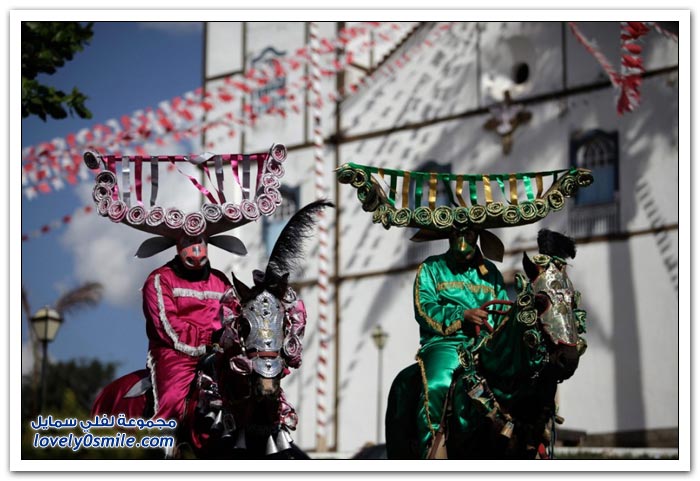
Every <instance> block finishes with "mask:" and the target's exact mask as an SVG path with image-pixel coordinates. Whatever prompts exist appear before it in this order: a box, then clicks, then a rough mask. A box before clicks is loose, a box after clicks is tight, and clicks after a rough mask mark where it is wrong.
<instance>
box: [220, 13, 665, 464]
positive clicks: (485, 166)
mask: <svg viewBox="0 0 700 481" xmlns="http://www.w3.org/2000/svg"><path fill="white" fill-rule="evenodd" d="M412 27H413V26H409V25H407V26H406V27H405V28H406V31H409V30H410V29H411V28H412ZM580 28H581V30H582V31H583V32H584V34H585V35H587V36H588V37H589V38H591V39H595V40H597V42H598V44H599V45H601V46H602V50H603V52H604V53H606V55H608V57H609V58H610V59H611V60H612V61H617V58H618V57H619V52H618V50H619V30H618V28H617V26H616V25H615V24H612V23H592V22H589V23H582V24H580ZM244 30H246V29H243V28H242V27H241V26H240V25H234V24H218V23H217V24H208V28H207V32H208V35H207V42H208V44H207V45H208V48H207V52H208V53H207V59H208V62H211V65H209V64H208V65H207V69H206V71H207V74H208V75H209V76H211V75H215V73H214V72H218V73H225V71H226V69H227V68H230V69H231V71H235V70H236V69H237V68H240V67H239V66H240V65H242V64H245V63H246V62H247V61H248V59H249V58H250V57H251V56H255V55H257V54H258V53H259V52H260V51H262V50H263V49H265V48H267V47H269V46H272V47H275V48H276V49H278V50H281V49H287V50H290V51H293V50H294V49H295V48H298V47H301V46H303V42H304V39H305V36H304V35H303V33H304V32H305V25H304V24H303V23H292V24H285V26H284V28H281V26H280V25H278V24H275V25H272V26H270V25H267V24H255V28H254V29H252V28H250V27H247V32H248V37H247V40H246V55H245V59H246V60H245V61H241V54H240V53H236V52H235V51H236V50H237V49H238V50H240V44H237V43H231V42H232V40H231V39H233V38H234V37H237V36H238V35H240V32H242V31H244ZM263 31H264V32H265V34H264V35H263V34H262V33H261V32H263ZM334 32H335V25H334V24H331V23H327V24H322V33H321V36H334V35H335V33H334ZM433 33H434V31H433ZM431 35H432V33H431V29H430V28H422V29H418V30H417V31H416V33H415V34H414V35H413V36H412V37H410V39H409V41H407V42H406V44H405V45H403V47H402V48H401V49H399V51H398V52H397V53H396V54H395V55H401V54H402V53H408V54H410V55H411V59H410V61H409V62H407V63H406V64H405V67H403V68H397V69H394V73H393V74H389V75H375V76H374V77H373V80H372V81H371V82H370V83H369V85H368V86H366V87H364V88H361V89H360V91H359V92H358V93H357V94H355V95H354V96H351V97H349V98H348V99H347V100H346V101H345V102H344V103H343V106H342V109H341V112H340V116H341V124H342V128H343V135H344V137H345V138H353V137H354V136H358V135H363V134H371V133H372V132H376V131H378V130H382V129H392V128H400V127H401V126H404V125H406V124H411V123H419V122H424V121H431V120H434V119H439V118H441V117H445V116H450V115H455V114H459V113H464V112H467V113H468V112H474V113H473V114H468V115H465V116H462V117H459V118H456V119H454V120H450V121H445V122H438V123H434V124H432V125H427V126H425V127H423V128H416V129H407V130H399V131H397V132H395V133H390V132H387V133H385V134H384V135H381V136H377V137H370V138H363V139H358V140H356V141H349V142H346V143H343V144H342V145H341V148H340V158H339V162H340V163H344V162H357V163H361V164H367V165H373V166H377V167H387V168H398V169H405V170H411V169H417V168H418V167H419V166H420V165H421V164H423V163H424V162H426V161H428V160H434V161H436V162H438V163H440V164H449V165H451V170H452V172H455V173H495V172H516V171H537V170H550V169H559V168H567V167H568V166H569V141H570V138H571V137H572V135H574V133H576V132H579V131H586V130H590V129H601V130H604V131H617V132H618V134H619V155H620V160H619V178H620V185H619V200H618V203H619V231H620V233H622V234H624V235H623V238H622V240H608V241H606V240H599V241H593V242H588V243H582V244H580V245H579V253H578V255H577V257H576V259H575V260H574V261H573V262H572V269H571V270H570V276H571V278H572V281H573V282H574V284H575V286H576V287H577V289H579V290H580V291H581V292H582V295H583V303H584V307H585V308H586V309H587V310H588V326H589V332H588V334H587V339H588V345H589V348H588V352H587V353H586V355H585V356H584V358H583V359H582V362H581V365H580V368H579V371H578V372H577V374H576V375H575V376H574V377H573V378H572V379H571V380H569V381H567V382H565V383H564V384H562V387H561V389H560V401H561V408H560V409H561V412H560V413H561V415H562V416H564V417H565V418H566V423H565V425H564V427H566V428H570V429H579V430H585V431H587V432H589V433H597V432H610V431H619V430H638V429H655V428H673V427H677V426H678V422H679V421H678V342H677V336H678V290H677V272H678V271H677V261H678V241H677V229H676V230H674V229H671V230H670V231H668V232H664V233H660V234H652V233H647V234H640V235H632V236H631V237H628V236H627V235H626V234H629V233H633V234H634V233H636V232H640V231H644V230H646V229H649V228H651V227H659V226H661V225H672V224H676V223H677V222H678V206H677V204H678V195H677V186H678V179H679V172H678V86H677V80H676V75H675V73H674V72H673V71H672V72H670V73H664V74H660V75H654V76H652V77H649V78H646V79H645V80H644V83H643V86H642V104H641V106H640V108H639V109H638V110H637V111H635V112H634V113H632V114H626V115H625V116H622V117H620V116H617V114H616V113H615V92H614V90H613V89H612V87H608V88H596V89H590V90H585V89H584V91H583V92H579V93H570V89H572V88H575V87H576V88H579V87H581V88H585V87H586V86H589V85H592V84H596V83H599V82H600V81H601V80H604V77H603V76H602V71H601V69H600V67H599V66H598V65H597V63H596V62H595V61H594V60H593V58H592V57H591V56H590V55H589V54H588V53H587V52H586V51H585V50H584V49H583V47H582V46H581V45H580V44H578V42H577V41H576V40H575V38H573V36H572V34H571V32H570V31H569V29H568V27H566V26H565V25H562V24H561V23H557V22H548V23H530V22H527V23H500V22H498V23H480V24H476V23H466V24H459V23H458V24H456V25H455V26H454V27H453V28H452V29H451V30H450V31H448V32H445V33H444V34H443V35H442V36H440V37H439V38H438V39H437V40H434V41H432V47H431V48H425V46H423V47H418V46H419V45H420V44H422V43H423V41H424V40H425V39H426V38H432V37H430V36H431ZM416 49H417V53H416ZM387 50H388V48H387V47H386V46H385V47H384V52H386V51H387ZM376 57H377V58H380V57H381V55H379V54H377V55H376ZM362 61H369V55H368V54H366V53H365V57H363V58H362ZM644 61H645V65H646V67H647V69H648V70H653V69H659V68H664V67H669V66H671V67H672V66H676V65H677V64H678V50H677V45H676V44H674V43H673V42H671V41H670V40H667V39H665V38H663V37H661V36H659V35H657V34H655V33H653V32H652V33H650V34H649V35H648V36H647V37H646V38H645V42H644ZM226 62H229V63H228V64H227V63H226ZM613 63H615V62H613ZM520 64H527V65H528V67H529V79H528V80H527V81H526V82H524V83H522V84H519V85H515V84H514V83H513V81H512V75H513V74H512V72H513V68H514V66H516V65H520ZM237 66H238V67H237ZM357 78H358V74H357V72H356V71H353V72H352V73H349V74H348V81H349V82H353V81H354V80H355V79H357ZM215 86H216V81H214V82H208V83H207V88H210V87H211V88H214V87H215ZM333 87H334V79H328V80H326V81H324V85H323V88H324V89H326V91H328V89H331V88H333ZM505 89H509V90H510V92H511V95H512V96H513V98H514V100H515V101H518V99H521V100H523V99H524V100H527V99H529V98H532V97H534V96H547V95H549V94H554V93H559V95H551V99H547V100H543V101H538V102H533V103H530V104H528V105H527V109H528V110H529V111H531V113H532V120H531V122H530V123H529V124H528V125H525V126H523V127H521V128H519V129H518V130H517V131H516V134H515V136H514V145H513V150H512V152H511V153H510V155H508V156H504V155H503V153H502V148H501V143H500V139H499V138H498V137H497V136H496V135H495V134H494V133H493V132H487V131H485V130H484V129H483V128H482V126H483V124H484V122H485V121H486V120H487V119H488V118H489V116H490V113H488V112H487V113H482V112H481V111H479V109H481V108H484V107H488V106H490V105H492V104H493V103H494V102H495V101H499V100H501V99H502V97H503V90H505ZM334 114H335V112H334V105H332V104H329V103H326V105H325V107H324V115H323V125H324V132H325V133H326V135H328V134H330V133H332V131H333V128H334V125H335V118H334ZM304 115H306V116H308V115H310V112H308V111H307V112H306V113H305V114H300V115H298V116H289V117H288V118H287V119H286V120H282V119H280V118H277V117H274V118H269V119H264V120H262V121H261V122H259V123H257V124H256V126H255V127H251V128H247V129H246V131H245V136H240V137H238V138H235V139H234V140H230V139H220V138H217V137H216V135H214V134H212V135H210V136H209V137H208V138H207V141H212V142H214V144H215V145H214V151H216V152H228V151H230V152H239V151H241V149H243V150H244V151H246V152H250V151H255V150H256V149H266V148H267V147H268V146H269V145H270V143H271V142H272V141H276V142H283V143H285V144H287V145H295V144H304V143H305V142H307V141H308V140H309V139H310V138H311V135H310V132H309V129H310V125H311V122H310V121H308V120H307V121H304ZM243 137H244V138H243ZM332 147H333V146H326V152H325V156H324V159H325V163H326V181H327V185H328V186H329V194H330V196H331V198H334V196H335V189H336V188H337V187H338V186H337V184H336V183H335V182H334V177H333V172H332V169H333V167H334V165H335V162H336V159H335V156H334V150H333V148H332ZM230 149H233V150H230ZM285 169H286V175H285V177H284V178H283V183H285V184H286V185H291V186H299V187H300V197H301V199H300V200H301V204H302V205H303V204H305V203H307V202H309V201H311V200H313V198H314V195H315V194H314V182H313V150H312V149H311V148H304V149H298V150H295V151H293V152H290V155H289V159H288V160H287V163H286V164H285ZM594 175H595V172H594ZM338 200H339V204H340V223H339V226H338V227H339V239H338V242H339V246H340V249H339V252H338V255H339V266H340V271H339V275H340V276H341V278H342V277H345V276H356V275H360V276H362V277H360V278H356V277H351V278H350V279H347V280H344V281H343V282H342V283H341V284H340V288H339V292H338V297H339V312H340V323H339V331H338V332H337V333H336V332H332V333H331V335H332V336H333V345H334V346H337V349H338V356H339V366H338V367H339V373H340V377H339V379H338V387H339V390H338V393H337V394H338V411H337V426H338V433H337V437H338V445H337V446H336V448H337V449H338V450H339V451H346V452H353V451H355V450H357V449H359V448H360V447H361V446H362V445H363V444H364V443H365V442H368V441H370V442H375V441H376V440H377V439H376V427H377V383H378V380H379V379H380V378H381V386H380V389H381V396H380V403H382V409H383V408H385V406H386V394H387V393H388V389H389V386H390V384H391V381H392V379H393V377H394V376H395V375H396V374H397V373H398V372H399V371H400V370H401V369H402V368H403V367H405V366H406V365H408V364H410V363H412V362H413V356H414V354H415V351H416V349H417V347H418V328H417V325H416V323H415V321H414V320H413V315H412V305H411V302H412V294H411V289H412V283H413V276H414V275H415V274H414V271H413V270H412V269H410V266H414V265H415V263H417V262H419V261H420V260H422V259H423V258H425V257H426V256H427V255H430V254H432V253H436V252H441V251H444V250H446V248H447V244H446V242H444V241H443V242H442V243H441V242H436V243H431V244H422V245H417V244H412V243H410V242H409V241H408V237H410V235H411V234H412V233H411V232H409V231H408V230H402V229H391V230H388V231H387V230H385V229H383V228H382V227H380V226H378V225H373V224H372V222H371V215H369V214H367V213H365V212H364V211H362V209H361V206H360V204H359V202H358V201H357V199H356V197H355V191H354V189H351V188H350V187H349V186H345V185H343V186H340V190H339V199H338ZM496 200H497V199H496ZM576 215H578V214H577V213H576V211H575V208H574V207H571V206H567V207H566V208H565V209H564V210H563V211H561V212H559V213H553V214H552V215H550V216H549V217H548V218H546V219H545V220H544V221H542V222H540V223H538V224H536V225H532V226H525V227H521V228H517V229H497V230H495V231H494V232H495V233H496V234H498V235H499V236H500V237H501V239H502V240H503V242H504V244H505V245H506V249H507V250H508V249H521V248H526V249H532V248H533V247H534V246H535V245H536V242H535V239H536V235H537V231H538V229H540V228H542V227H549V228H552V229H556V230H559V231H561V232H565V233H566V232H568V231H569V226H570V220H571V219H572V218H573V216H576ZM332 221H333V216H332V215H331V232H334V229H335V225H334V224H333V222H332ZM259 224H260V223H258V224H256V225H250V226H246V227H245V228H244V229H241V230H240V232H237V234H240V235H241V237H242V238H243V240H244V241H246V242H247V245H248V247H249V250H250V251H251V255H249V257H248V258H247V259H242V260H239V261H237V262H235V264H233V265H232V266H231V267H232V268H235V269H236V272H237V273H239V274H240V275H241V277H242V278H243V279H244V280H246V281H249V280H250V271H251V270H252V269H253V268H256V267H260V266H261V265H263V264H264V255H263V253H262V250H260V251H256V249H255V245H256V242H258V243H259V242H260V239H261V226H260V225H259ZM333 243H334V239H333V237H332V238H331V243H330V245H331V246H333ZM312 244H313V243H312ZM316 257H317V246H315V245H310V246H309V256H308V261H309V262H308V264H307V266H306V267H305V269H304V271H303V272H302V273H301V275H300V276H299V277H300V280H304V279H314V278H315V276H316V272H317V271H316V269H317V265H316ZM520 258H521V257H520V255H519V254H518V255H513V256H508V257H507V258H506V259H504V262H503V265H502V266H501V270H502V271H503V272H507V271H512V270H520ZM407 266H408V267H409V268H408V269H406V270H403V271H401V268H403V267H407ZM389 269H394V270H396V269H398V270H399V271H398V272H397V273H395V274H392V275H372V273H374V272H378V271H385V270H389ZM302 294H303V296H304V298H305V299H306V304H307V307H308V309H309V314H310V315H309V326H308V329H307V337H306V340H305V353H306V355H305V358H304V365H303V367H302V368H301V369H300V370H299V371H298V372H296V373H294V374H292V376H290V377H289V378H288V379H287V382H286V384H285V389H286V390H287V392H288V394H289V396H290V400H291V401H292V402H293V403H295V404H296V406H297V409H298V412H299V415H300V428H299V431H298V433H297V436H296V439H297V441H299V442H300V444H301V445H302V446H303V447H306V448H312V447H313V446H314V443H315V439H314V422H315V415H316V412H315V402H316V399H315V389H314V386H315V382H316V372H315V366H314V361H315V359H316V355H317V344H318V339H317V336H316V335H315V327H316V322H317V321H316V316H315V313H316V309H317V308H316V292H315V289H313V288H305V289H303V291H302ZM330 311H331V319H330V323H331V325H334V322H335V319H334V318H333V309H332V308H331V310H330ZM376 324H381V326H382V328H383V329H384V330H385V331H387V332H388V333H389V338H388V341H387V344H386V348H385V349H384V351H383V371H382V372H381V373H378V372H377V364H378V352H377V349H376V347H375V346H374V344H373V342H372V339H371V331H372V329H373V328H374V327H375V325H376ZM336 341H337V342H336ZM334 359H335V351H334V350H333V352H332V353H331V360H334ZM334 368H335V366H334V365H331V366H329V372H330V374H331V379H329V380H328V386H329V389H330V388H331V387H332V386H333V385H334V382H335V379H334V378H333V373H334ZM333 396H334V393H333V392H332V390H331V395H330V397H329V400H328V403H327V404H328V405H329V406H333ZM592 406H595V409H591V407H592ZM381 417H382V418H383V413H381ZM334 421H335V419H334V418H331V419H330V420H329V423H330V425H331V429H330V431H329V439H332V438H333V436H334V434H335V433H334V432H333V430H332V426H333V425H334ZM383 436H384V433H383V426H382V427H381V428H380V440H383Z"/></svg>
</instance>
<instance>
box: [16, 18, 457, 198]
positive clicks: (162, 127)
mask: <svg viewBox="0 0 700 481" xmlns="http://www.w3.org/2000/svg"><path fill="white" fill-rule="evenodd" d="M414 24H417V23H416V22H399V23H397V22H390V23H380V22H365V23H363V24H361V25H360V26H353V27H349V28H346V29H343V30H341V31H340V32H339V34H338V38H337V39H334V40H329V39H321V40H320V42H321V45H322V48H321V49H320V53H321V55H325V54H328V53H333V52H334V51H335V48H337V47H339V46H344V45H348V43H349V42H350V41H351V40H353V39H356V38H358V37H359V36H360V35H363V34H366V33H368V32H369V31H374V32H378V34H377V35H376V38H378V39H380V40H381V42H363V43H362V44H361V47H360V50H359V51H355V52H354V53H353V52H347V54H346V55H344V56H343V57H341V59H340V60H333V61H332V65H331V66H330V68H320V69H319V72H320V75H321V76H324V77H328V76H332V75H336V74H337V73H338V72H339V71H341V70H343V69H344V68H346V67H347V66H348V65H350V64H352V63H353V55H358V54H359V53H361V52H362V51H363V50H364V49H367V48H369V47H373V46H376V45H381V44H382V43H390V42H398V41H399V40H400V39H397V38H395V35H405V34H406V33H407V32H408V33H410V32H411V31H412V30H411V28H412V27H413V25H414ZM377 29H383V30H386V32H383V31H378V30H377ZM437 30H438V32H443V31H444V30H445V28H444V25H443V26H440V27H438V28H437ZM433 41H434V39H433ZM425 45H431V44H430V42H429V40H426V41H425ZM309 52H310V47H309V46H306V47H304V48H302V49H299V50H297V52H296V53H295V54H294V55H292V56H290V57H285V58H283V59H279V60H278V63H279V64H280V66H279V67H275V68H273V69H272V70H270V68H263V69H258V70H248V71H247V72H246V74H245V77H243V78H242V79H239V80H236V79H235V78H233V77H227V78H225V79H224V80H223V82H224V84H223V85H221V86H219V87H217V89H216V90H212V91H209V90H207V91H205V90H204V89H202V88H197V89H195V90H194V91H191V92H186V93H185V94H183V95H182V96H180V97H175V98H174V99H172V100H171V101H164V102H161V103H160V104H158V107H157V108H155V109H153V108H150V107H149V108H146V109H144V110H139V111H137V112H135V113H134V114H132V115H131V116H127V115H124V116H122V117H121V118H120V119H119V120H117V119H110V120H107V121H105V122H104V123H102V124H97V125H95V126H94V127H93V128H91V129H83V130H81V131H80V132H77V133H75V134H70V135H68V136H67V137H65V138H58V139H54V140H53V141H51V142H44V143H41V144H39V145H37V146H32V147H28V148H25V149H23V159H22V162H23V166H22V184H23V186H25V187H24V193H25V196H26V197H27V198H28V199H30V200H31V199H32V198H34V197H36V196H37V195H38V194H40V193H50V192H52V191H53V190H57V189H59V188H61V186H62V185H63V180H66V181H68V182H69V183H71V184H74V183H76V182H77V178H78V177H81V178H86V172H85V170H84V169H82V168H81V167H82V162H81V160H82V158H81V153H82V151H84V150H86V149H97V150H101V151H112V152H116V151H120V150H125V149H126V150H129V151H130V152H129V153H130V154H131V153H132V152H131V150H135V152H136V154H143V153H144V149H143V146H141V145H134V144H135V143H145V142H155V143H157V144H158V145H163V144H164V142H165V139H167V138H170V137H172V140H174V141H180V140H183V139H185V138H195V137H197V136H201V135H202V134H204V133H205V132H207V131H209V130H210V129H213V128H218V127H223V128H225V129H227V130H228V136H229V137H231V136H233V135H234V134H235V132H238V131H241V129H243V128H244V127H246V126H252V125H254V120H255V119H254V118H253V117H252V116H251V113H252V111H251V112H246V113H244V115H243V116H236V115H235V114H234V113H233V112H230V111H229V112H226V113H225V114H223V115H220V116H219V117H216V118H214V119H212V120H210V121H206V122H201V120H200V119H201V118H202V117H204V116H205V114H206V113H207V112H210V111H212V110H213V109H214V108H215V106H217V105H223V104H230V103H232V102H233V101H234V100H235V99H236V98H238V97H239V96H240V95H244V96H247V95H251V94H252V92H253V90H255V89H260V88H263V87H265V86H266V85H268V84H269V83H270V82H272V81H273V80H275V79H276V78H278V77H279V76H280V75H286V74H287V71H286V69H291V70H297V69H299V68H300V67H301V66H302V65H303V62H306V61H307V60H308V59H309V58H310V53H309ZM408 60H410V57H409V56H408V54H407V53H404V54H403V55H401V59H397V60H396V62H392V63H391V64H390V65H387V66H386V68H384V66H383V67H382V68H380V69H378V70H376V71H375V72H374V74H373V75H374V76H376V75H388V73H386V72H388V71H390V72H392V73H393V72H394V69H395V68H402V67H403V66H404V65H405V63H406V62H407V61H408ZM268 70H269V71H268ZM312 82H313V80H312V78H311V77H310V76H303V77H302V78H301V80H300V81H298V82H293V83H291V84H289V85H288V86H287V87H285V88H284V89H280V90H281V91H280V94H281V95H284V96H285V99H286V102H285V108H284V109H280V108H273V107H270V108H269V109H268V110H266V111H264V112H263V114H265V115H279V116H281V117H285V116H286V111H287V110H289V111H293V112H295V113H299V112H300V111H301V110H300V109H301V106H302V103H303V99H304V95H303V94H302V93H303V92H304V91H307V90H310V89H311V86H312ZM357 87H358V84H356V85H353V86H351V87H350V88H349V89H347V90H345V91H341V92H333V91H331V92H327V93H326V94H325V95H324V96H325V97H326V98H327V99H328V101H331V102H335V101H337V100H340V99H342V98H343V97H344V96H346V95H347V94H352V93H354V92H355V91H356V90H357ZM307 105H310V103H307ZM208 147H209V146H208ZM212 148H213V147H212Z"/></svg>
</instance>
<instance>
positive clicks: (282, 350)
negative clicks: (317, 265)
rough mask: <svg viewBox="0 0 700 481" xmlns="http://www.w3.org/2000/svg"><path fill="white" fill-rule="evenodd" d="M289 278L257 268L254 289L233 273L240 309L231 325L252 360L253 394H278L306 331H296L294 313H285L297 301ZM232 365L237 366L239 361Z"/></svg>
mask: <svg viewBox="0 0 700 481" xmlns="http://www.w3.org/2000/svg"><path fill="white" fill-rule="evenodd" d="M287 278H288V275H284V276H277V275H274V274H272V275H268V276H265V274H264V273H263V272H261V271H254V273H253V280H254V282H255V284H254V286H253V287H252V288H251V287H248V286H246V285H245V284H244V283H242V282H241V281H240V280H239V279H238V278H236V276H235V275H233V284H234V288H235V290H236V293H237V297H238V299H239V301H240V304H241V312H240V316H239V317H238V319H236V322H235V327H234V325H232V328H233V329H235V330H236V331H237V334H238V336H239V339H240V345H241V347H242V349H243V353H242V355H243V356H245V358H246V359H247V360H248V361H249V364H248V366H247V371H248V372H247V373H250V374H251V375H252V376H253V379H255V381H254V383H253V385H252V390H253V392H252V393H253V394H254V395H255V396H256V397H258V398H272V397H275V396H276V395H277V394H278V393H279V388H280V378H281V377H282V375H283V373H284V370H285V369H286V368H287V364H288V360H290V359H292V360H293V359H294V358H295V357H296V355H297V354H298V351H300V347H301V337H303V332H299V330H298V329H296V330H295V329H294V327H295V326H294V322H293V321H294V320H293V319H292V317H293V316H291V317H290V316H289V315H286V313H287V311H289V310H290V309H293V307H292V305H293V304H294V302H295V301H296V296H295V294H294V291H293V290H292V289H290V288H289V286H288V283H287ZM300 334H301V336H300ZM233 362H234V363H235V361H233ZM232 366H233V367H234V369H235V368H236V367H240V363H239V365H238V366H235V364H232Z"/></svg>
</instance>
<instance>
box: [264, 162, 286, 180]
mask: <svg viewBox="0 0 700 481" xmlns="http://www.w3.org/2000/svg"><path fill="white" fill-rule="evenodd" d="M267 171H268V172H269V173H271V174H272V175H274V176H275V177H282V176H284V167H282V164H280V163H279V162H275V161H274V160H273V161H271V162H270V163H268V164H267Z"/></svg>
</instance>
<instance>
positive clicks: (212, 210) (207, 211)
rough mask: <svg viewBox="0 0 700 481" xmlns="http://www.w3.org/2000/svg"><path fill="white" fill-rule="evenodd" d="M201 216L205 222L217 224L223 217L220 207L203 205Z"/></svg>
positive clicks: (217, 205)
mask: <svg viewBox="0 0 700 481" xmlns="http://www.w3.org/2000/svg"><path fill="white" fill-rule="evenodd" d="M202 214H203V215H204V218H205V219H206V221H207V222H212V223H215V222H219V221H220V220H221V217H222V216H223V214H222V212H221V206H220V205H219V204H209V203H207V204H204V205H203V206H202Z"/></svg>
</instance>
